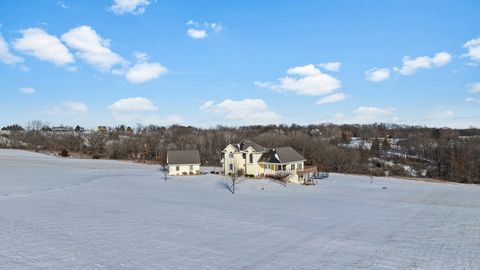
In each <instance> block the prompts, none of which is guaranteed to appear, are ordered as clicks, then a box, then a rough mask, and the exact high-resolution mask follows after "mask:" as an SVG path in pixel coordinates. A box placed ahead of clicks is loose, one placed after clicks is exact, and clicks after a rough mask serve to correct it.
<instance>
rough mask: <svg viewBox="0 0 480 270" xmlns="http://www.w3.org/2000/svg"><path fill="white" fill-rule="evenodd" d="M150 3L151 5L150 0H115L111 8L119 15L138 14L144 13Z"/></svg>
mask: <svg viewBox="0 0 480 270" xmlns="http://www.w3.org/2000/svg"><path fill="white" fill-rule="evenodd" d="M148 5H150V1H149V0H114V1H113V5H112V6H111V7H110V10H111V11H113V13H115V14H118V15H122V14H125V13H131V14H133V15H138V14H143V13H144V12H145V8H146V7H147V6H148Z"/></svg>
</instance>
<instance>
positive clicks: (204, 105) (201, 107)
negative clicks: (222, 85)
mask: <svg viewBox="0 0 480 270" xmlns="http://www.w3.org/2000/svg"><path fill="white" fill-rule="evenodd" d="M213 104H214V102H213V100H209V101H206V102H205V103H203V105H202V106H200V110H206V109H208V108H211V107H212V106H213Z"/></svg>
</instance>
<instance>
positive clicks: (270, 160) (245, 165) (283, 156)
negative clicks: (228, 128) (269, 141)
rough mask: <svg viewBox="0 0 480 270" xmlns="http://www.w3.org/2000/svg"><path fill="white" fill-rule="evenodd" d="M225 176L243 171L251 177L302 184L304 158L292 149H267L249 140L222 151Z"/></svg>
mask: <svg viewBox="0 0 480 270" xmlns="http://www.w3.org/2000/svg"><path fill="white" fill-rule="evenodd" d="M222 153H223V159H222V163H223V171H224V172H225V174H229V173H235V172H237V171H238V170H243V172H244V174H247V175H253V176H285V177H287V178H288V180H289V181H290V182H294V183H303V171H304V164H305V158H304V157H303V156H302V155H300V154H299V153H298V152H297V151H295V149H293V148H292V147H289V146H288V147H278V148H272V149H267V148H265V147H263V146H261V145H259V144H257V143H255V142H252V141H250V140H243V141H241V142H239V143H236V144H229V145H228V146H227V147H225V149H224V150H223V151H222Z"/></svg>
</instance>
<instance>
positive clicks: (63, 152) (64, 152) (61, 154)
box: [58, 149, 70, 157]
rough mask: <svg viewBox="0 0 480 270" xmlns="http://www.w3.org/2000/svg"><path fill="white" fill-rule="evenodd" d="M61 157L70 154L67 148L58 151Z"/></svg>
mask: <svg viewBox="0 0 480 270" xmlns="http://www.w3.org/2000/svg"><path fill="white" fill-rule="evenodd" d="M58 155H60V156H61V157H68V156H70V154H69V153H68V150H67V149H63V150H62V151H61V152H60V153H58Z"/></svg>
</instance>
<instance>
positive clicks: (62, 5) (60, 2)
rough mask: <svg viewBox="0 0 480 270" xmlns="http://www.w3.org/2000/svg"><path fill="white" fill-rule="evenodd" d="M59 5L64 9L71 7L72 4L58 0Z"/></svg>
mask: <svg viewBox="0 0 480 270" xmlns="http://www.w3.org/2000/svg"><path fill="white" fill-rule="evenodd" d="M57 5H59V6H60V7H62V8H63V9H70V6H68V5H67V4H65V2H63V1H58V2H57Z"/></svg>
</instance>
